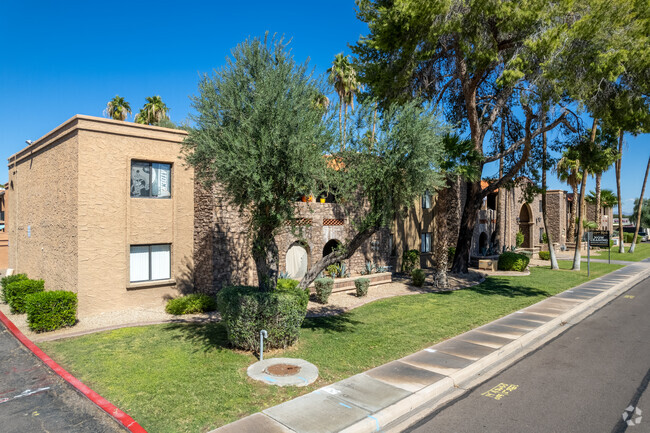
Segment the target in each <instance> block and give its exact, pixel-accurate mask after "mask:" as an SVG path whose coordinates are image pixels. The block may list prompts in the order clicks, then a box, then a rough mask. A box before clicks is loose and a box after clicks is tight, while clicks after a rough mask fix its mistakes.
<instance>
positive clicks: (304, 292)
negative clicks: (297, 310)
mask: <svg viewBox="0 0 650 433" xmlns="http://www.w3.org/2000/svg"><path fill="white" fill-rule="evenodd" d="M298 284H300V281H298V280H292V279H290V278H278V285H277V288H276V290H277V291H278V292H282V293H289V294H296V295H298V296H299V297H300V306H301V307H304V309H305V311H307V306H308V305H309V288H306V289H299V288H298Z"/></svg>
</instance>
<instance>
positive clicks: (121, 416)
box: [0, 311, 147, 433]
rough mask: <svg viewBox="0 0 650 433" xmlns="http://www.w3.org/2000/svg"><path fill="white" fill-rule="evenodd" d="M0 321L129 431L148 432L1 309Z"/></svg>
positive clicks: (41, 358) (35, 353) (48, 364)
mask: <svg viewBox="0 0 650 433" xmlns="http://www.w3.org/2000/svg"><path fill="white" fill-rule="evenodd" d="M0 322H2V323H4V324H5V326H6V327H7V329H9V331H11V333H12V334H13V335H14V337H16V338H17V339H18V341H20V342H21V343H23V344H24V345H25V347H27V348H28V349H29V350H31V351H32V353H34V355H36V356H37V357H38V358H39V359H40V360H41V361H43V362H44V363H45V364H46V365H47V366H48V367H50V368H51V369H52V370H54V372H55V373H56V374H58V375H59V376H61V377H62V378H63V379H64V380H65V381H66V382H68V383H69V384H70V385H72V386H74V387H75V388H76V389H77V390H78V391H79V392H81V393H82V394H83V395H85V396H86V397H88V399H89V400H90V401H92V402H93V403H95V404H96V405H97V406H99V407H100V408H101V409H102V410H103V411H104V412H106V413H107V414H109V415H110V416H112V417H113V418H115V419H116V420H117V421H119V422H120V423H121V424H123V425H124V426H125V427H126V428H127V429H129V431H131V432H133V433H147V431H146V430H145V429H144V428H142V426H141V425H140V424H138V423H137V422H135V420H134V419H133V418H131V417H130V416H129V415H128V414H126V413H124V412H122V411H121V410H119V409H118V408H117V407H115V406H114V405H113V404H111V402H109V401H108V400H106V399H105V398H104V397H102V396H101V395H99V394H97V393H96V392H95V391H93V390H92V389H90V388H88V387H87V386H86V385H84V384H83V382H81V381H80V380H79V379H77V378H76V377H74V376H73V375H71V374H70V373H68V372H67V371H66V370H65V369H64V368H63V367H61V366H60V365H59V364H57V363H56V362H54V360H53V359H52V358H50V357H49V356H47V355H46V354H45V352H43V351H42V350H41V349H39V348H38V346H36V345H35V344H34V343H32V341H31V340H30V339H29V338H27V337H25V334H23V333H22V332H20V330H19V329H18V328H16V325H14V324H13V322H12V321H11V320H9V319H8V318H7V316H5V315H4V314H3V313H2V312H1V311H0Z"/></svg>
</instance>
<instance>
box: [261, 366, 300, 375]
mask: <svg viewBox="0 0 650 433" xmlns="http://www.w3.org/2000/svg"><path fill="white" fill-rule="evenodd" d="M266 372H267V373H268V374H271V375H273V376H291V375H292V374H298V373H300V367H298V366H297V365H291V364H275V365H271V366H269V367H267V368H266Z"/></svg>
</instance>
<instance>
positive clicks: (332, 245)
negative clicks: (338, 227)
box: [323, 239, 341, 257]
mask: <svg viewBox="0 0 650 433" xmlns="http://www.w3.org/2000/svg"><path fill="white" fill-rule="evenodd" d="M340 245H341V242H340V241H338V240H337V239H331V240H329V241H328V242H327V243H326V244H325V246H324V247H323V257H325V256H326V255H328V254H329V253H331V252H332V251H334V250H335V249H336V248H338V247H339V246H340Z"/></svg>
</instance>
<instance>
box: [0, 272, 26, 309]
mask: <svg viewBox="0 0 650 433" xmlns="http://www.w3.org/2000/svg"><path fill="white" fill-rule="evenodd" d="M26 279H27V275H25V274H16V275H10V276H8V277H3V278H2V279H0V285H2V292H1V293H0V302H4V303H5V304H6V303H7V299H6V297H5V287H7V285H8V284H10V283H13V282H15V281H20V280H26Z"/></svg>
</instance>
